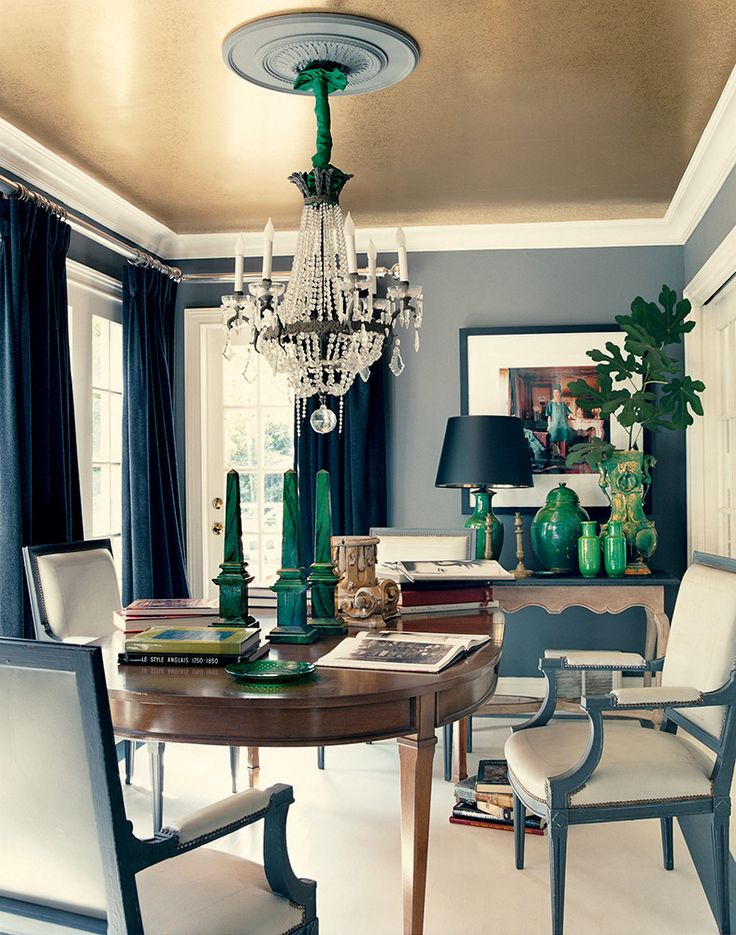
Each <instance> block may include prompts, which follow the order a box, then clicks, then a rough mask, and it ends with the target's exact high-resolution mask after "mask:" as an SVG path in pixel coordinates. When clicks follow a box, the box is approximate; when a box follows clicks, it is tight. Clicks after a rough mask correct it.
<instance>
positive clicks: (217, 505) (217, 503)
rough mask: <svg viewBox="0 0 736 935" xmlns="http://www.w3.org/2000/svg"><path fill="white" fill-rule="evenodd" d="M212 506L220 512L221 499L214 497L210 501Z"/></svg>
mask: <svg viewBox="0 0 736 935" xmlns="http://www.w3.org/2000/svg"><path fill="white" fill-rule="evenodd" d="M212 506H213V507H214V508H215V509H216V510H221V509H222V497H215V499H214V500H213V501H212Z"/></svg>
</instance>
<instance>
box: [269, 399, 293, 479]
mask: <svg viewBox="0 0 736 935" xmlns="http://www.w3.org/2000/svg"><path fill="white" fill-rule="evenodd" d="M291 434H292V433H291V412H290V411H289V410H286V409H272V410H267V411H266V412H264V414H263V460H264V463H265V465H266V466H267V467H280V468H282V469H283V470H284V471H286V470H288V469H289V468H290V467H291V466H292V462H293V458H294V454H293V450H294V449H293V445H292V440H291Z"/></svg>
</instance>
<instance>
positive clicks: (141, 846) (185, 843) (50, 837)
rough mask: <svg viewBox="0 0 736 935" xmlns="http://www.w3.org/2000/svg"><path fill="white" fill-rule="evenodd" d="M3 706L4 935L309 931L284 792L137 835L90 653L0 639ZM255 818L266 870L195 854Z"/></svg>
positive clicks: (99, 674) (236, 801)
mask: <svg viewBox="0 0 736 935" xmlns="http://www.w3.org/2000/svg"><path fill="white" fill-rule="evenodd" d="M0 710H2V712H3V716H2V718H0V776H2V781H0V827H2V842H3V845H2V848H0V931H1V932H4V933H12V935H41V933H44V932H49V933H50V935H51V933H60V932H76V931H79V932H100V933H102V932H105V933H109V935H203V933H205V932H206V933H207V935H236V933H243V935H286V933H289V935H317V920H316V917H315V906H316V899H315V894H316V885H315V884H314V883H313V882H312V881H310V880H300V879H298V878H297V877H296V876H295V874H294V872H293V870H292V868H291V865H290V863H289V858H288V855H287V851H286V814H287V811H288V808H289V805H290V803H291V802H292V801H293V794H292V789H291V787H290V786H285V785H275V786H271V787H270V788H269V789H264V790H260V789H250V790H248V791H246V792H242V793H240V794H239V795H235V796H230V797H229V798H227V799H225V800H223V801H222V802H219V803H217V804H214V805H210V806H208V807H206V808H203V809H202V810H200V811H199V812H196V813H194V814H193V815H191V816H190V817H189V818H187V819H185V820H184V821H182V822H181V823H180V824H179V826H178V827H177V828H166V829H164V830H163V831H161V832H160V833H159V834H157V835H156V836H155V837H154V838H151V839H148V840H141V839H139V838H137V837H135V835H134V834H133V832H132V826H131V824H130V822H129V821H128V820H127V819H126V816H125V810H124V804H123V795H122V789H121V786H120V780H119V777H118V773H117V765H116V759H115V751H114V742H113V736H112V724H111V720H110V709H109V706H108V702H107V692H106V687H105V677H104V672H103V668H102V657H101V651H100V649H99V647H93V646H73V645H64V644H63V643H60V642H38V641H33V640H14V639H0ZM50 777H52V778H50ZM260 820H263V821H264V866H261V865H259V864H255V863H253V862H251V861H247V860H243V859H242V858H239V857H235V856H233V855H232V854H227V853H223V852H220V851H217V850H213V849H210V848H202V847H201V845H203V844H208V843H210V842H211V841H214V840H216V839H217V838H220V837H222V836H223V835H225V834H229V833H230V832H232V831H236V830H238V829H239V828H242V827H243V826H245V825H248V824H252V823H253V822H256V821H260ZM200 848H201V849H200ZM169 858H174V859H172V860H170V859H169Z"/></svg>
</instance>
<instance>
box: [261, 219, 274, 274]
mask: <svg viewBox="0 0 736 935" xmlns="http://www.w3.org/2000/svg"><path fill="white" fill-rule="evenodd" d="M272 264H273V224H272V223H271V218H269V219H268V224H266V226H265V227H264V228H263V271H262V273H261V279H270V278H271V266H272Z"/></svg>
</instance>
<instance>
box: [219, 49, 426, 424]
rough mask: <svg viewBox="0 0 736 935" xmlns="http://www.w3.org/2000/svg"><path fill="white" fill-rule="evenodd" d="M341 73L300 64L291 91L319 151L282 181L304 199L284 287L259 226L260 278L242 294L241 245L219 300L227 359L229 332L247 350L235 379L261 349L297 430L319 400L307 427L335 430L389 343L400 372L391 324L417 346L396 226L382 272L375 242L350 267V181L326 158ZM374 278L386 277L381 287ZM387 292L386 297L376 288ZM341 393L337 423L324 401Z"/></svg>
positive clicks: (418, 314)
mask: <svg viewBox="0 0 736 935" xmlns="http://www.w3.org/2000/svg"><path fill="white" fill-rule="evenodd" d="M347 81H348V76H347V74H346V71H345V70H344V69H343V68H342V67H341V66H340V65H339V64H335V63H324V62H311V63H309V64H307V65H305V67H303V68H300V69H299V70H298V72H297V75H296V79H295V81H294V88H295V89H296V90H305V89H308V90H311V91H312V92H313V93H314V97H315V114H316V116H317V151H316V153H315V155H314V156H313V157H312V165H313V168H312V169H311V171H309V172H294V173H292V175H290V176H289V181H291V182H293V183H294V184H295V185H296V186H297V188H299V190H300V192H301V194H302V196H303V198H304V207H303V209H302V216H301V222H300V225H299V233H298V237H297V244H296V251H295V255H294V261H293V264H292V269H291V274H290V276H289V280H288V284H284V283H281V282H274V281H273V280H272V278H271V257H272V250H273V227H272V226H271V223H270V220H269V223H268V225H267V226H266V230H265V232H264V233H265V247H264V257H263V273H262V277H261V279H260V281H255V282H250V283H249V284H248V293H247V294H245V293H244V292H243V257H242V253H243V250H242V241H239V245H238V246H237V247H236V266H235V291H234V293H233V294H232V295H225V296H223V297H222V309H223V325H224V329H225V347H224V349H223V354H224V355H225V356H226V357H228V356H232V354H233V348H232V337H233V336H234V335H238V336H239V340H238V343H244V344H245V346H246V357H245V360H244V367H243V375H244V377H245V378H246V380H248V379H249V378H250V375H251V373H252V372H253V371H254V370H255V367H254V366H253V355H255V354H261V355H262V356H263V357H264V358H265V359H266V360H267V361H268V363H269V364H270V365H271V367H272V368H273V370H274V372H275V373H276V374H281V375H284V376H285V377H286V379H287V381H288V384H289V387H290V389H291V391H292V392H293V394H294V396H295V399H296V403H297V410H296V411H297V413H298V415H299V418H298V420H297V427H298V429H299V430H300V426H301V421H302V419H303V417H304V414H305V412H306V402H305V401H306V400H307V399H308V398H309V397H311V396H315V395H316V396H318V397H319V400H320V406H319V408H318V409H317V410H316V411H315V412H314V413H313V414H312V417H311V419H310V425H311V426H312V428H313V429H314V431H316V432H319V433H321V434H324V433H327V432H331V431H332V430H333V429H334V428H335V426H336V424H338V422H339V428H340V431H342V421H343V397H344V396H345V394H346V393H347V392H348V390H349V389H350V387H351V386H352V385H353V382H354V381H355V378H356V377H357V376H358V375H359V376H360V377H361V379H362V380H364V381H367V380H368V379H369V377H370V372H371V367H372V366H373V365H374V364H375V363H376V362H377V361H378V360H379V359H380V358H381V356H382V354H383V352H384V349H386V348H388V349H389V354H390V359H389V369H390V370H391V372H392V373H393V374H395V375H396V376H399V374H401V372H402V371H403V370H404V361H403V359H402V356H401V343H400V340H399V338H398V336H397V329H398V328H404V329H407V330H410V329H412V328H413V329H414V348H415V350H419V329H420V328H421V325H422V291H421V289H420V288H418V287H411V286H410V283H409V278H408V271H407V269H408V263H407V252H406V241H405V238H404V234H403V231H402V230H401V229H399V231H397V237H396V241H397V247H398V259H399V262H398V264H397V265H396V266H394V267H392V268H390V269H386V268H378V267H376V251H375V247H374V246H373V243H372V242H371V243H370V244H369V248H368V268H367V270H365V271H362V272H359V270H358V266H357V256H356V243H355V227H354V225H353V222H352V219H351V217H350V215H349V214H348V216H347V218H343V214H342V211H341V209H340V204H339V198H340V193H341V191H342V189H343V187H344V185H345V183H346V182H347V181H348V180H349V179H351V178H352V176H351V175H349V174H347V173H345V172H342V170H340V169H338V168H337V167H336V166H333V165H332V164H331V162H330V156H331V151H332V137H331V134H330V111H329V98H328V95H329V94H330V93H331V92H333V91H336V90H338V91H339V90H343V89H344V88H345V87H346V85H347ZM379 278H388V279H389V280H390V281H391V284H389V285H388V286H387V287H386V288H385V289H379V286H378V280H379ZM382 293H385V294H382ZM331 396H332V397H337V398H338V399H339V415H340V418H339V420H338V418H337V416H336V415H335V413H334V412H333V411H332V410H331V409H330V408H329V406H328V405H327V397H331Z"/></svg>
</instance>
